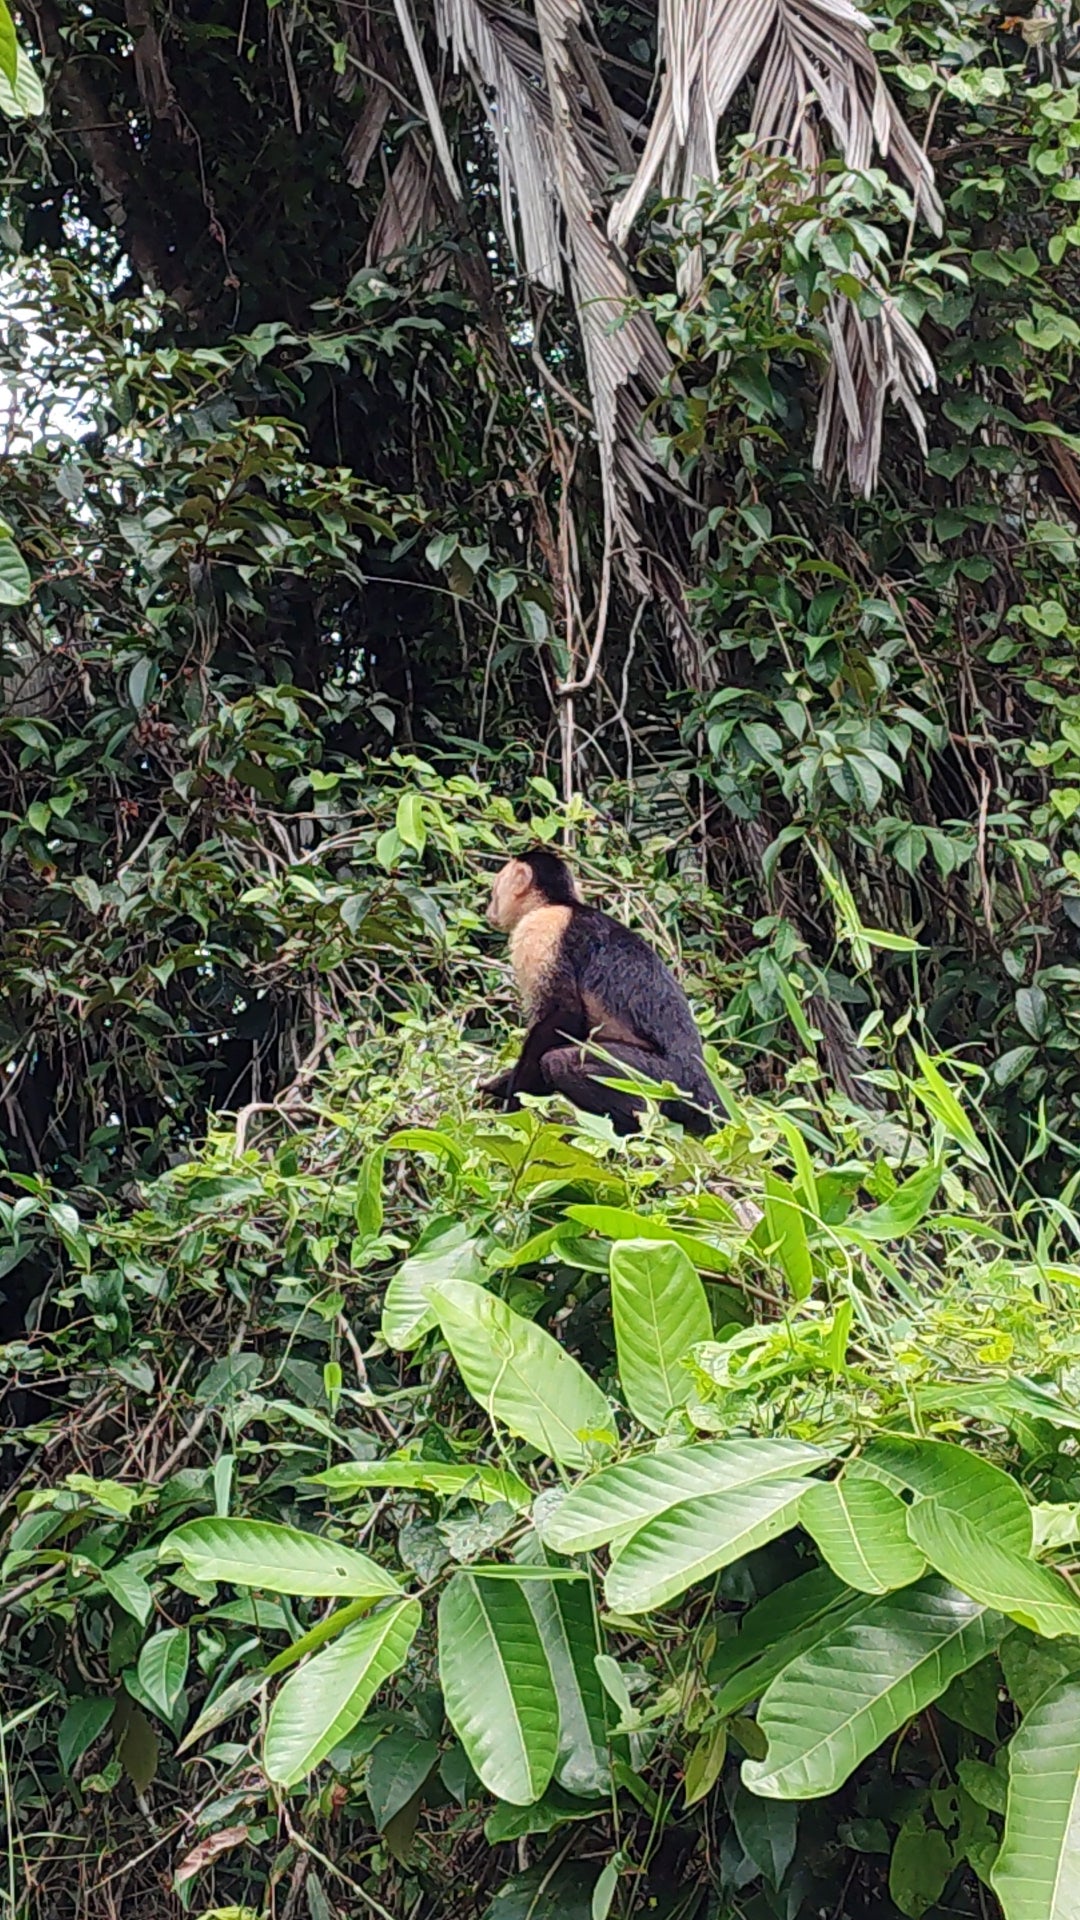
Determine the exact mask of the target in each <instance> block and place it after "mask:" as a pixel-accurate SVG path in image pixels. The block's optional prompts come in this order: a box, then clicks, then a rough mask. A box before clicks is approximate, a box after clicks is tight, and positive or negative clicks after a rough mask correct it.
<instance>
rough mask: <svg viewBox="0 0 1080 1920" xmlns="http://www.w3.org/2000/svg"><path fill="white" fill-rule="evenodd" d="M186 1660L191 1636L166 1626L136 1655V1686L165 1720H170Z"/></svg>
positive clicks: (188, 1633)
mask: <svg viewBox="0 0 1080 1920" xmlns="http://www.w3.org/2000/svg"><path fill="white" fill-rule="evenodd" d="M190 1658H191V1634H190V1632H189V1631H188V1629H187V1627H167V1628H166V1630H165V1632H164V1633H155V1634H154V1636H153V1638H152V1639H150V1640H148V1641H147V1643H146V1645H145V1647H144V1648H143V1650H142V1652H141V1653H140V1655H139V1664H138V1667H137V1668H136V1672H137V1673H138V1677H139V1685H140V1686H141V1688H142V1690H143V1692H144V1693H145V1695H146V1697H147V1699H148V1700H149V1701H151V1702H152V1704H153V1705H154V1706H155V1707H156V1708H157V1709H158V1712H159V1713H160V1714H161V1715H162V1717H163V1718H164V1719H166V1720H168V1719H170V1718H171V1717H172V1712H173V1708H174V1707H175V1706H176V1703H177V1701H178V1700H179V1698H180V1691H181V1688H182V1687H183V1684H184V1681H185V1680H186V1679H187V1670H188V1661H189V1659H190Z"/></svg>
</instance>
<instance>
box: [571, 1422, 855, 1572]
mask: <svg viewBox="0 0 1080 1920" xmlns="http://www.w3.org/2000/svg"><path fill="white" fill-rule="evenodd" d="M829 1457H830V1456H829V1455H828V1454H827V1453H826V1452H825V1451H824V1450H823V1449H821V1448H819V1447H809V1446H804V1445H803V1443H802V1441H801V1440H710V1441H708V1442H706V1443H705V1444H704V1445H702V1446H696V1447H676V1448H673V1449H672V1450H671V1452H669V1453H645V1454H640V1455H639V1456H638V1458H637V1459H636V1460H624V1461H622V1462H621V1463H620V1464H619V1465H618V1466H615V1467H603V1468H602V1469H601V1471H600V1472H599V1473H594V1474H593V1475H591V1477H590V1478H589V1479H588V1480H582V1481H580V1482H579V1483H578V1485H577V1486H576V1487H575V1488H574V1490H573V1492H572V1493H570V1494H568V1495H567V1497H566V1499H565V1500H563V1501H562V1503H561V1504H560V1505H559V1506H558V1507H556V1508H555V1510H554V1511H553V1512H552V1513H551V1514H550V1515H547V1514H545V1515H544V1516H543V1517H542V1518H540V1517H539V1516H538V1518H537V1526H538V1529H539V1531H540V1533H541V1534H542V1536H543V1538H544V1540H545V1542H546V1544H547V1545H548V1546H549V1547H554V1548H555V1549H556V1551H557V1552H558V1553H591V1552H592V1550H593V1549H594V1548H595V1547H605V1546H607V1545H608V1543H609V1541H612V1540H615V1539H618V1538H620V1537H622V1536H625V1535H627V1534H630V1533H634V1532H635V1531H636V1530H637V1529H639V1528H640V1527H643V1526H644V1525H645V1523H646V1522H647V1521H649V1520H652V1519H653V1518H654V1517H655V1516H656V1515H657V1514H659V1513H663V1512H664V1511H665V1510H666V1509H667V1508H668V1507H675V1506H678V1505H679V1504H680V1502H681V1501H684V1500H691V1499H694V1498H696V1497H697V1496H699V1495H704V1494H709V1493H723V1492H726V1491H728V1490H729V1489H734V1488H736V1487H746V1486H751V1485H753V1484H754V1483H755V1482H757V1481H759V1480H777V1479H781V1478H784V1477H786V1478H788V1479H794V1478H795V1477H796V1476H797V1475H799V1474H806V1473H812V1472H813V1470H814V1468H815V1467H823V1466H826V1465H827V1464H828V1461H829Z"/></svg>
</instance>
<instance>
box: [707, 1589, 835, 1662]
mask: <svg viewBox="0 0 1080 1920" xmlns="http://www.w3.org/2000/svg"><path fill="white" fill-rule="evenodd" d="M846 1600H857V1601H858V1602H859V1604H860V1605H861V1604H862V1596H861V1595H859V1594H855V1593H853V1592H852V1590H851V1588H850V1587H848V1586H845V1584H844V1582H843V1581H842V1580H838V1579H837V1577H836V1575H835V1574H834V1572H833V1571H832V1568H831V1567H813V1568H812V1569H811V1570H810V1572H809V1573H800V1574H799V1575H798V1576H797V1578H796V1579H794V1580H788V1581H787V1582H786V1583H785V1584H784V1585H783V1586H782V1587H774V1589H773V1591H772V1592H771V1593H767V1594H766V1595H765V1597H764V1599H763V1600H758V1601H755V1603H754V1605H753V1606H751V1607H748V1608H747V1609H746V1612H745V1613H744V1614H743V1615H742V1618H741V1619H740V1620H739V1622H738V1631H737V1632H736V1633H733V1634H729V1635H728V1636H727V1637H726V1638H725V1639H723V1640H721V1641H720V1642H719V1643H718V1645H717V1646H716V1648H715V1650H714V1652H713V1655H712V1658H711V1660H710V1661H709V1679H710V1681H711V1682H712V1683H713V1685H714V1686H715V1685H718V1684H720V1683H721V1682H722V1681H724V1680H726V1679H727V1678H728V1676H729V1675H730V1674H732V1673H735V1672H736V1670H737V1669H738V1668H739V1667H745V1666H746V1665H747V1664H748V1663H749V1662H750V1661H751V1660H756V1659H757V1657H758V1655H759V1654H761V1653H765V1652H767V1651H768V1649H769V1648H770V1647H774V1646H775V1645H776V1643H777V1641H778V1640H782V1639H784V1640H786V1639H787V1638H788V1637H789V1635H791V1634H793V1633H798V1632H800V1631H801V1629H802V1628H803V1627H807V1626H810V1625H812V1624H813V1622H814V1621H815V1620H820V1619H821V1617H822V1616H823V1615H824V1614H827V1613H829V1612H831V1610H832V1609H833V1607H836V1606H839V1605H840V1604H841V1603H842V1602H844V1601H846Z"/></svg>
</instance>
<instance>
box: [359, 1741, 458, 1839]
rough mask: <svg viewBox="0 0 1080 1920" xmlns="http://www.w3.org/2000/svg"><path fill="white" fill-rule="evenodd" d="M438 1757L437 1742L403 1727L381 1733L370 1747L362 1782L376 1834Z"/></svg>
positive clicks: (403, 1804)
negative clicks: (369, 1804) (380, 1736)
mask: <svg viewBox="0 0 1080 1920" xmlns="http://www.w3.org/2000/svg"><path fill="white" fill-rule="evenodd" d="M438 1759H439V1747H438V1742H437V1741H435V1740H425V1739H424V1738H423V1736H422V1735H420V1734H418V1733H412V1732H410V1730H409V1729H408V1728H406V1727H399V1728H397V1729H395V1731H394V1732H393V1733H388V1734H385V1735H384V1737H383V1738H382V1739H381V1740H380V1741H378V1743H377V1744H376V1745H375V1746H374V1747H372V1749H371V1758H370V1759H369V1761H368V1769H367V1777H366V1779H365V1781H364V1785H365V1787H366V1788H367V1797H368V1800H369V1801H370V1803H371V1811H372V1813H373V1814H374V1816H375V1825H376V1826H377V1827H378V1829H379V1832H380V1833H382V1832H383V1831H384V1829H385V1828H386V1827H387V1826H388V1825H389V1823H390V1821H391V1820H392V1819H393V1818H394V1815H395V1813H400V1812H401V1809H402V1807H406V1806H408V1804H409V1801H410V1800H411V1799H412V1798H413V1795H414V1794H416V1793H419V1791H420V1788H421V1787H422V1786H423V1784H424V1782H425V1780H426V1779H427V1777H428V1775H429V1774H430V1773H431V1771H432V1768H433V1767H435V1766H436V1765H437V1763H438Z"/></svg>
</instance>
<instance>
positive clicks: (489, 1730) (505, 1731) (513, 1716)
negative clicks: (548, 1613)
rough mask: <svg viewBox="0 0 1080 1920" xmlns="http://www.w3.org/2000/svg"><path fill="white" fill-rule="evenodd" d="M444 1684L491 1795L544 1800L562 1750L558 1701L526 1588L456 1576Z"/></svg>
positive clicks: (443, 1607)
mask: <svg viewBox="0 0 1080 1920" xmlns="http://www.w3.org/2000/svg"><path fill="white" fill-rule="evenodd" d="M439 1679H440V1682H441V1684H442V1690H443V1698H444V1700H445V1702H446V1713H447V1718H448V1719H449V1721H450V1724H451V1726H452V1727H453V1729H454V1731H455V1733H456V1734H457V1736H458V1739H459V1740H460V1741H461V1744H462V1746H463V1747H464V1749H465V1752H466V1754H467V1755H468V1757H469V1760H470V1762H471V1763H472V1767H473V1770H474V1772H475V1773H476V1774H477V1776H478V1778H479V1779H480V1780H481V1781H482V1782H483V1784H484V1786H485V1787H486V1788H487V1789H488V1792H489V1793H494V1794H496V1795H497V1796H498V1798H499V1799H500V1800H509V1801H511V1802H512V1803H513V1805H514V1806H517V1807H527V1806H530V1805H531V1804H532V1802H533V1801H534V1800H539V1798H540V1796H541V1794H542V1793H543V1792H544V1789H545V1787H546V1786H547V1785H548V1782H549V1781H550V1779H551V1776H552V1774H553V1772H554V1770H555V1761H556V1758H557V1756H558V1751H559V1701H558V1696H557V1695H556V1692H555V1682H554V1680H553V1678H552V1674H551V1667H550V1665H549V1662H548V1657H547V1654H546V1653H545V1652H544V1646H543V1642H542V1640H541V1638H540V1630H539V1628H538V1627H537V1624H536V1621H535V1619H534V1617H533V1613H532V1609H531V1607H530V1605H529V1602H528V1599H527V1598H526V1595H525V1593H524V1591H523V1590H522V1588H521V1587H519V1586H518V1585H516V1584H515V1583H514V1582H513V1581H510V1580H484V1579H478V1578H477V1577H476V1575H475V1574H472V1573H458V1574H455V1576H454V1578H453V1579H452V1580H451V1582H450V1584H449V1586H448V1587H447V1588H446V1589H445V1591H444V1593H443V1596H442V1598H441V1600H440V1601H439Z"/></svg>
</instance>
